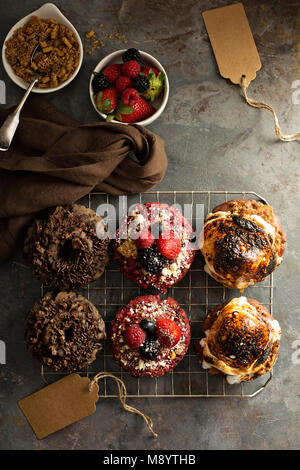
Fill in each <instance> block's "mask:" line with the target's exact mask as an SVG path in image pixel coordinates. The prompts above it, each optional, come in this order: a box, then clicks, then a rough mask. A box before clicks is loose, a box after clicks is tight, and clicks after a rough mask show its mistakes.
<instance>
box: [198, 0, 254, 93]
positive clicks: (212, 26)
mask: <svg viewBox="0 0 300 470" xmlns="http://www.w3.org/2000/svg"><path fill="white" fill-rule="evenodd" d="M202 16H203V19H204V23H205V26H206V29H207V32H208V36H209V39H210V42H211V45H212V48H213V51H214V54H215V58H216V61H217V64H218V67H219V71H220V74H221V76H222V77H223V78H229V80H231V82H232V83H235V84H240V83H241V77H242V75H245V85H246V87H248V86H249V83H250V82H251V81H252V80H253V79H254V78H255V77H256V72H257V71H258V70H259V69H260V68H261V61H260V58H259V55H258V52H257V48H256V45H255V42H254V38H253V35H252V32H251V29H250V26H249V23H248V19H247V16H246V13H245V9H244V6H243V4H242V3H236V4H234V5H229V6H226V7H221V8H216V9H213V10H207V11H205V12H203V13H202Z"/></svg>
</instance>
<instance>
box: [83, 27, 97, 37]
mask: <svg viewBox="0 0 300 470" xmlns="http://www.w3.org/2000/svg"><path fill="white" fill-rule="evenodd" d="M94 36H95V31H94V30H93V29H91V30H90V31H88V32H87V33H86V34H85V37H86V38H87V39H88V38H92V37H94Z"/></svg>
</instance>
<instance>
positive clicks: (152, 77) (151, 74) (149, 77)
mask: <svg viewBox="0 0 300 470" xmlns="http://www.w3.org/2000/svg"><path fill="white" fill-rule="evenodd" d="M155 77H156V75H155V73H154V72H153V70H152V69H150V70H149V73H148V79H149V80H150V81H151V80H153V79H154V78H155Z"/></svg>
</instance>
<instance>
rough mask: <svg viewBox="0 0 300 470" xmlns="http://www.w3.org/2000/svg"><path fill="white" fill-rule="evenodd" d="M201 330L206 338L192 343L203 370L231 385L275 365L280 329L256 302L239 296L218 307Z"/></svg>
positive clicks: (245, 380) (207, 318)
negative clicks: (220, 375) (223, 378)
mask: <svg viewBox="0 0 300 470" xmlns="http://www.w3.org/2000/svg"><path fill="white" fill-rule="evenodd" d="M202 329H203V331H204V333H205V338H202V339H201V340H197V341H195V349H196V352H197V354H198V355H199V357H200V360H201V363H202V367H203V368H204V369H209V370H210V372H211V373H220V374H223V375H225V376H226V379H227V382H228V383H230V384H234V383H240V382H247V381H250V380H253V379H256V378H257V377H259V376H261V375H264V374H265V373H266V372H269V371H270V370H271V369H272V367H273V365H274V363H275V362H276V359H277V356H278V350H279V344H280V337H281V329H280V326H279V323H278V321H277V320H275V319H274V318H273V317H272V316H271V315H270V313H269V311H268V310H267V308H266V307H264V306H263V305H261V304H260V303H259V302H258V301H257V300H254V299H248V298H246V297H239V298H235V299H232V300H230V301H228V302H226V303H224V304H221V305H218V306H217V307H215V308H214V309H213V310H211V311H210V312H209V313H208V315H207V317H206V319H205V320H204V322H203V327H202Z"/></svg>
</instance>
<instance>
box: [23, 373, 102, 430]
mask: <svg viewBox="0 0 300 470" xmlns="http://www.w3.org/2000/svg"><path fill="white" fill-rule="evenodd" d="M90 384H91V381H90V379H88V378H87V377H80V375H78V374H71V375H68V376H66V377H64V378H63V379H61V380H58V381H57V382H54V383H53V384H51V385H48V386H47V387H45V388H43V389H42V390H39V391H38V392H36V393H33V394H32V395H29V396H28V397H26V398H23V399H22V400H20V401H19V403H18V405H19V407H20V408H21V410H22V411H23V413H24V415H25V417H26V418H27V420H28V422H29V424H30V425H31V427H32V429H33V431H34V433H35V435H36V437H37V438H38V439H43V438H44V437H47V436H49V434H52V433H54V432H56V431H58V430H59V429H62V428H65V427H66V426H69V424H72V423H75V422H76V421H79V420H80V419H82V418H85V417H86V416H89V415H91V414H93V413H94V412H95V411H96V402H97V401H98V391H99V387H98V384H94V386H93V387H92V388H91V390H90V391H89V385H90Z"/></svg>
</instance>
